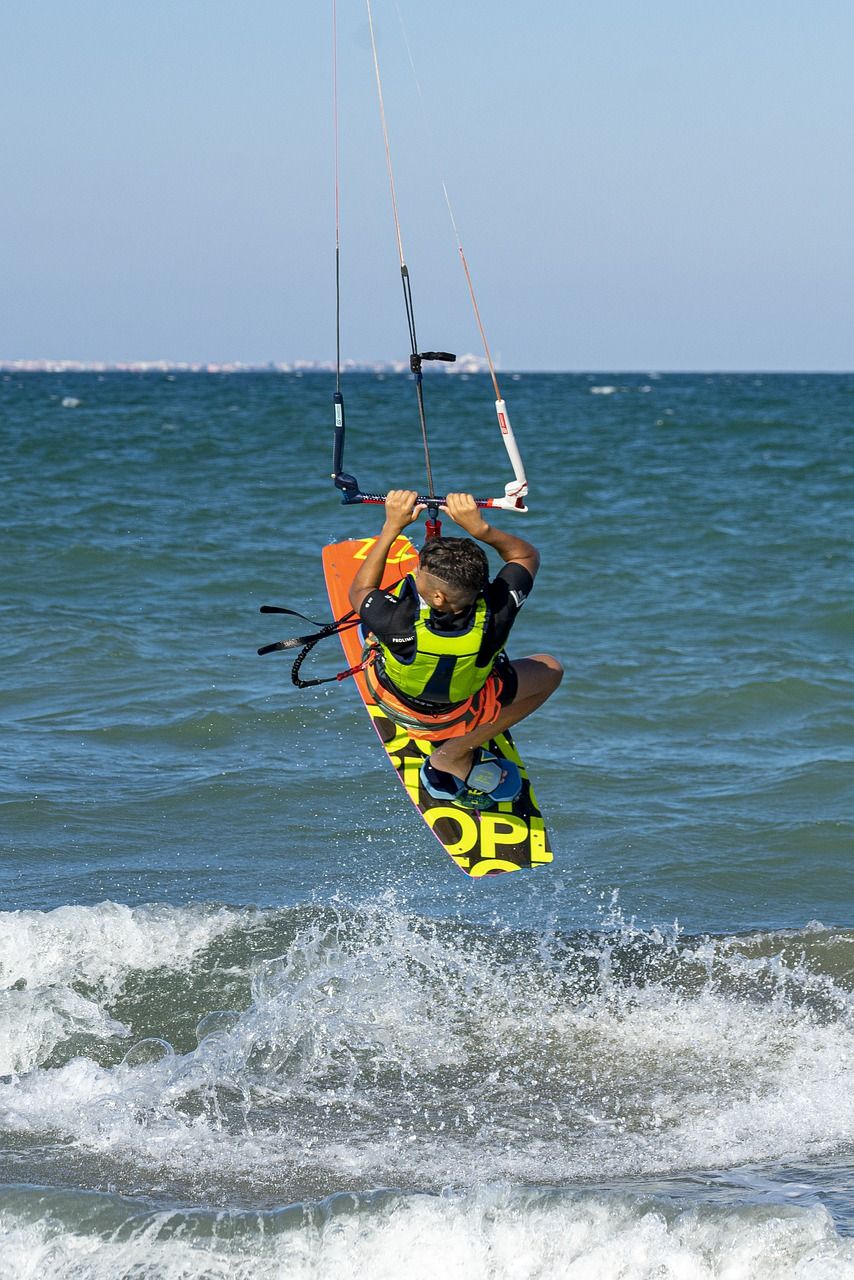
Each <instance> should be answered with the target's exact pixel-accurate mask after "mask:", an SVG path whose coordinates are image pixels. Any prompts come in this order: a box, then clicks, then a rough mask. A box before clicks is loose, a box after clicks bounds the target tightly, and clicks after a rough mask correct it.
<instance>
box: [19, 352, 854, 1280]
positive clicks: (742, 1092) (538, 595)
mask: <svg viewBox="0 0 854 1280" xmlns="http://www.w3.org/2000/svg"><path fill="white" fill-rule="evenodd" d="M333 390H334V378H333V376H332V375H330V374H326V373H322V372H304V373H302V374H301V373H299V372H297V373H293V372H291V373H286V372H277V371H273V370H271V371H269V372H266V371H260V372H235V373H202V372H199V373H192V372H180V371H172V372H169V371H149V372H103V373H95V372H90V373H87V372H67V371H66V372H55V373H50V372H26V373H24V372H19V371H16V370H7V371H6V372H5V373H3V374H1V375H0V475H2V481H3V484H2V493H3V509H2V520H0V525H1V526H2V556H0V659H2V661H0V708H2V726H3V727H2V736H0V850H2V857H0V1240H2V1244H0V1277H2V1278H3V1280H13V1278H14V1280H22V1278H25V1277H26V1278H33V1280H36V1278H38V1280H41V1278H43V1277H47V1278H48V1280H54V1278H60V1280H84V1278H85V1280H122V1278H127V1280H149V1278H154V1277H157V1278H158V1280H160V1278H162V1280H194V1278H202V1277H204V1280H220V1278H223V1280H224V1278H226V1277H237V1278H240V1280H268V1278H273V1277H277V1278H278V1277H287V1278H288V1280H291V1278H293V1280H303V1278H305V1280H308V1278H311V1280H339V1278H341V1280H344V1278H350V1277H365V1278H368V1277H370V1280H398V1278H400V1277H405V1280H422V1278H424V1280H427V1278H428V1277H429V1280H457V1278H459V1280H463V1277H465V1278H466V1280H551V1278H552V1277H568V1278H570V1280H791V1278H793V1277H794V1278H797V1280H851V1278H852V1277H854V1000H852V987H854V878H853V877H852V855H854V598H852V587H854V375H847V374H846V375H836V374H823V375H819V374H803V375H795V374H786V375H782V374H773V375H769V374H762V373H757V374H744V373H739V374H724V373H720V374H706V373H702V374H657V373H652V372H648V373H631V374H628V373H622V374H621V373H613V372H611V373H598V374H597V373H593V374H526V373H521V374H518V373H517V374H512V373H506V374H503V375H502V377H501V390H502V393H503V395H504V397H505V399H506V401H507V406H508V410H509V412H510V415H511V419H512V421H513V425H514V429H515V432H516V435H517V437H518V440H519V443H520V446H521V449H522V453H523V456H524V459H525V463H526V467H527V471H528V476H529V481H530V497H529V504H530V511H529V513H528V514H527V515H521V514H514V513H501V512H499V513H496V514H495V517H494V520H495V522H496V523H501V525H502V526H503V527H506V528H508V529H513V530H514V531H517V532H520V533H521V534H523V536H525V537H527V538H529V539H530V540H531V541H532V542H534V543H535V544H536V545H537V547H538V548H539V549H540V550H541V553H542V569H541V571H540V574H539V577H538V579H537V582H536V586H535V589H534V591H533V593H532V595H531V598H530V600H529V601H528V603H527V604H526V606H525V608H524V610H523V611H522V613H521V615H520V617H519V620H518V623H517V625H516V627H515V629H514V632H513V635H512V637H511V656H514V655H515V656H517V657H520V656H523V655H525V654H528V653H537V652H550V653H554V654H556V655H557V656H558V657H559V658H560V659H561V660H562V662H563V663H564V665H565V668H566V677H565V680H564V683H563V685H562V686H561V688H560V690H559V691H558V692H557V693H556V694H555V696H554V697H553V698H552V699H551V700H550V701H549V702H548V703H547V704H546V705H545V706H544V707H543V708H542V709H541V710H539V711H538V712H537V713H536V714H535V715H534V716H532V717H531V718H530V719H529V720H527V721H525V722H524V723H522V724H520V725H519V726H518V727H517V729H516V730H515V737H516V742H517V745H518V747H519V749H520V750H521V752H522V754H523V757H524V759H525V761H526V764H527V766H528V769H529V771H530V773H531V776H532V778H533V779H534V782H535V786H536V792H537V796H538V799H539V802H540V805H541V807H542V809H543V812H544V814H545V817H546V822H547V825H548V829H549V832H550V836H551V841H552V847H553V849H554V851H555V858H554V862H553V863H552V864H551V865H550V866H547V867H542V868H539V869H537V870H534V871H530V872H519V873H516V874H509V875H501V876H495V877H491V878H487V879H482V880H470V879H468V878H467V877H465V876H464V875H462V874H461V873H460V871H459V870H458V868H457V867H456V866H455V865H454V864H453V863H452V862H451V860H450V859H449V858H448V857H447V856H446V855H445V854H444V852H443V850H442V849H441V847H440V846H439V844H438V843H437V841H436V840H435V839H434V838H433V836H432V835H431V833H430V832H429V831H428V829H427V828H426V826H425V825H424V824H423V823H422V821H421V819H420V818H419V816H418V814H417V813H416V811H415V810H414V808H413V807H412V806H411V804H410V803H409V802H408V800H407V799H406V797H405V795H404V793H403V792H402V790H401V789H400V787H399V784H398V782H397V780H396V778H395V776H394V773H393V771H392V770H391V769H390V768H389V766H388V762H387V760H386V759H385V757H384V755H383V754H382V752H381V750H380V748H379V744H378V742H377V740H376V737H375V734H374V732H373V730H372V728H371V726H370V723H369V721H368V719H367V717H366V715H365V712H364V709H363V707H362V706H361V703H360V701H359V699H358V696H357V692H356V689H355V688H354V687H353V685H352V682H349V681H346V680H345V681H342V682H340V683H338V682H335V681H333V682H332V683H328V684H322V685H318V686H313V687H311V688H308V689H304V690H299V689H297V688H295V687H294V686H293V685H292V684H291V680H290V665H291V663H290V660H289V658H288V655H287V654H282V653H277V654H272V655H269V656H265V657H259V656H258V654H257V649H258V648H259V647H260V646H262V645H265V644H269V643H271V642H272V641H274V640H278V639H282V638H286V637H288V636H291V635H294V634H297V633H300V632H305V631H310V630H313V627H312V626H311V624H309V623H306V622H302V621H300V620H299V619H291V618H288V617H287V616H284V615H267V614H261V613H260V612H259V608H260V606H261V605H263V604H275V605H280V606H284V607H287V608H292V609H296V610H299V611H300V612H301V613H303V614H305V615H306V616H307V617H308V618H310V619H312V620H315V621H317V622H320V623H322V622H324V621H326V620H327V619H328V617H329V606H328V604H327V602H326V599H325V593H324V584H323V578H322V573H321V561H320V549H321V547H322V546H323V545H324V544H325V543H327V542H329V541H334V540H338V539H345V538H351V537H369V536H371V535H372V534H374V533H375V532H377V530H378V529H379V526H380V523H381V516H382V513H381V510H380V509H379V508H377V507H371V506H365V505H351V506H344V505H341V503H340V501H339V496H340V495H338V494H337V493H336V490H335V489H334V487H333V485H332V484H331V481H330V475H329V473H330V468H331V438H332V424H333V414H332V393H333ZM424 390H425V401H426V409H427V421H428V429H429V433H430V448H431V457H432V466H433V471H434V475H435V478H436V485H437V489H438V491H439V492H445V491H447V490H449V489H454V490H460V489H462V490H470V491H472V492H474V493H475V494H476V495H478V496H484V497H490V496H494V495H495V494H500V493H501V492H503V487H504V484H505V483H506V482H507V481H508V480H510V479H511V478H512V477H511V473H510V469H509V466H508V464H507V460H506V457H505V454H504V450H503V448H502V442H501V436H500V434H499V432H498V429H497V426H496V421H495V414H494V408H493V403H492V402H493V398H494V397H493V393H492V387H491V384H490V382H489V379H488V378H486V377H484V376H481V375H479V374H471V375H465V374H463V375H460V374H457V375H454V376H451V375H449V374H442V373H433V374H431V376H429V377H425V383H424ZM343 391H344V396H345V402H346V412H347V428H348V440H347V454H346V457H345V465H346V469H347V470H348V471H350V472H352V473H353V474H355V475H356V476H357V478H358V480H359V482H360V484H361V485H362V486H363V488H364V489H366V490H368V489H371V490H379V491H382V490H384V489H386V488H387V487H412V488H416V489H423V487H424V484H425V480H424V460H423V450H422V444H421V439H420V431H419V426H418V418H417V413H416V402H415V396H414V390H413V387H412V384H411V380H410V378H409V376H408V375H404V374H399V375H398V374H391V373H374V372H371V373H347V374H346V375H345V376H344V379H343ZM422 530H423V526H419V527H418V528H416V530H415V532H414V537H415V540H416V541H419V540H420V538H421V536H422V532H421V531H422ZM452 531H453V528H452V526H450V525H449V524H448V523H447V522H446V524H445V532H446V533H448V532H452ZM497 564H498V562H497V561H495V560H494V557H493V565H494V567H495V568H497ZM343 665H344V661H343V653H342V652H341V651H340V647H339V645H338V641H337V640H336V639H334V638H333V639H331V640H328V641H326V642H324V644H322V645H320V646H318V648H317V649H315V651H314V653H313V654H312V655H311V657H310V658H309V659H308V660H307V662H306V664H305V666H304V667H303V671H302V674H303V675H304V676H306V675H307V676H310V677H313V676H321V675H332V674H334V673H336V672H337V671H339V670H340V669H341V667H342V666H343Z"/></svg>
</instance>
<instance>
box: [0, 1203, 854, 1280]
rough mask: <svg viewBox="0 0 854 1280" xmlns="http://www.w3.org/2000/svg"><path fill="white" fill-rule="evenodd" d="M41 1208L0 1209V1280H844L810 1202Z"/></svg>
mask: <svg viewBox="0 0 854 1280" xmlns="http://www.w3.org/2000/svg"><path fill="white" fill-rule="evenodd" d="M43 1208H47V1209H48V1212H47V1214H46V1215H45V1216H43V1217H41V1218H40V1219H39V1220H37V1221H28V1220H27V1215H26V1214H23V1215H19V1214H16V1213H14V1212H9V1211H7V1212H5V1213H3V1214H0V1227H2V1228H3V1229H4V1235H5V1238H4V1254H3V1260H2V1261H0V1276H2V1277H3V1280H35V1278H36V1277H39V1278H40V1277H42V1276H46V1275H50V1276H51V1278H52V1280H83V1277H86V1280H114V1277H116V1276H119V1275H134V1276H135V1277H139V1280H146V1278H149V1277H150V1278H152V1280H153V1278H154V1277H157V1278H158V1280H179V1277H180V1280H194V1278H195V1277H199V1278H201V1277H204V1278H205V1280H226V1278H228V1280H273V1277H276V1278H277V1280H278V1278H279V1277H281V1276H283V1275H287V1276H288V1278H289V1280H320V1277H323V1280H338V1278H339V1277H340V1280H353V1277H368V1276H369V1277H371V1280H400V1276H402V1275H405V1276H406V1277H407V1278H408V1280H435V1278H436V1277H437V1276H440V1277H441V1278H442V1280H546V1278H548V1277H557V1276H560V1277H567V1280H614V1277H617V1276H619V1277H620V1280H851V1277H852V1276H854V1244H852V1242H851V1241H845V1240H842V1239H840V1237H839V1236H838V1235H837V1234H836V1232H835V1230H834V1228H833V1225H832V1223H831V1221H830V1219H829V1217H828V1215H827V1214H826V1212H825V1211H824V1210H822V1209H819V1208H809V1209H800V1208H791V1209H790V1208H786V1207H783V1208H776V1209H766V1208H756V1207H744V1208H736V1209H732V1208H725V1209H722V1208H719V1207H710V1206H696V1207H693V1208H690V1209H687V1210H685V1209H681V1210H680V1209H679V1208H677V1207H675V1206H673V1205H670V1204H668V1203H667V1202H666V1201H661V1200H658V1201H655V1200H644V1199H640V1198H636V1197H628V1196H623V1195H619V1196H618V1195H610V1196H609V1195H599V1194H574V1195H563V1196H555V1195H548V1194H546V1195H543V1194H533V1195H524V1194H522V1195H520V1194H518V1193H517V1194H515V1195H512V1194H510V1195H508V1194H506V1193H504V1194H502V1193H482V1194H480V1195H479V1196H477V1197H450V1198H449V1197H427V1196H406V1197H398V1196H394V1197H388V1198H387V1199H386V1201H385V1202H384V1203H380V1204H378V1205H377V1206H375V1207H374V1208H372V1209H370V1210H369V1211H364V1210H362V1211H360V1212H356V1211H354V1206H352V1205H351V1206H350V1207H349V1208H348V1207H339V1208H336V1207H334V1206H330V1208H329V1210H328V1212H327V1214H326V1215H325V1218H324V1217H321V1218H320V1220H319V1221H318V1216H317V1215H316V1214H314V1215H312V1214H310V1213H307V1214H306V1216H305V1220H304V1224H302V1225H300V1224H299V1223H298V1222H297V1223H293V1221H291V1222H289V1223H287V1224H286V1225H284V1227H283V1225H282V1224H277V1222H276V1218H275V1215H265V1216H264V1217H261V1216H260V1215H259V1216H258V1217H257V1218H254V1219H252V1220H251V1221H246V1222H244V1223H243V1225H242V1228H241V1224H240V1223H239V1222H238V1223H235V1222H234V1220H233V1219H231V1220H230V1219H229V1216H228V1215H221V1216H220V1217H219V1218H218V1219H217V1220H216V1221H214V1222H213V1223H212V1225H211V1226H210V1227H209V1229H208V1230H205V1231H199V1230H196V1231H195V1232H187V1231H184V1230H182V1229H181V1215H180V1214H165V1213H164V1214H148V1215H140V1218H139V1219H138V1221H139V1225H135V1224H133V1223H131V1224H130V1226H129V1228H128V1227H125V1228H124V1229H122V1230H119V1231H114V1232H109V1233H107V1232H101V1233H94V1232H93V1233H90V1234H87V1233H86V1231H85V1230H77V1231H75V1230H73V1229H70V1228H69V1227H68V1226H67V1225H65V1224H63V1223H62V1221H61V1219H59V1220H58V1219H55V1218H54V1217H53V1216H52V1215H51V1213H50V1206H49V1203H48V1204H45V1205H44V1206H43Z"/></svg>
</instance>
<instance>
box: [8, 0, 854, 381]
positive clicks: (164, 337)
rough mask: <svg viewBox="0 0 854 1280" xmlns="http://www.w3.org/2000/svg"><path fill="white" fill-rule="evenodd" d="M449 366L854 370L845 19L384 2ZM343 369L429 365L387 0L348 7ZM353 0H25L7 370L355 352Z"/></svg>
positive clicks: (349, 244)
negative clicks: (412, 326) (406, 275)
mask: <svg viewBox="0 0 854 1280" xmlns="http://www.w3.org/2000/svg"><path fill="white" fill-rule="evenodd" d="M373 5H374V15H375V20H376V23H377V27H378V30H379V36H380V56H381V59H382V66H383V73H384V79H385V90H386V107H387V111H388V116H389V124H390V129H391V134H392V148H393V154H394V160H395V167H396V176H397V182H398V195H399V201H400V210H401V218H402V226H403V237H404V247H405V249H406V255H407V260H408V263H409V267H410V271H411V274H412V283H413V291H414V297H415V306H416V316H417V319H418V326H419V337H420V339H421V345H422V346H424V347H430V346H437V347H446V348H450V349H456V350H458V351H466V350H474V351H479V350H480V348H479V342H478V337H477V333H476V330H475V328H474V323H473V319H472V316H471V312H470V306H469V303H468V299H467V294H466V291H465V283H464V280H463V277H462V272H461V270H460V267H459V264H458V261H457V257H456V247H455V241H454V237H453V232H452V229H451V226H450V223H449V220H448V216H447V212H446V211H445V208H444V204H443V200H442V195H441V186H440V179H441V177H442V176H444V177H445V178H446V180H447V183H448V186H449V189H450V193H451V198H452V200H453V202H454V207H455V211H456V214H457V221H458V223H459V226H460V231H461V234H462V238H463V243H464V245H465V248H466V251H467V254H468V257H469V261H470V265H471V267H472V271H473V273H474V276H475V283H476V286H477V290H478V296H479V301H480V305H481V311H482V313H483V317H484V321H485V323H486V328H487V334H488V336H489V339H490V342H491V344H492V347H493V350H494V351H495V352H497V353H499V354H500V357H501V360H502V363H503V366H504V367H505V368H520V369H535V368H540V369H594V370H617V369H639V370H656V369H662V370H667V369H767V370H770V369H808V370H812V369H850V368H852V366H854V359H852V339H854V239H853V238H852V227H854V173H852V170H853V169H854V166H852V155H854V145H853V144H854V111H852V107H854V88H853V87H852V86H854V74H852V71H851V60H852V54H854V5H852V4H851V3H850V0H812V3H810V4H807V3H806V0H799V2H798V3H794V2H790V0H773V2H772V0H765V2H764V3H759V2H758V0H738V2H736V0H715V3H711V2H709V3H705V2H703V0H698V2H696V3H691V2H690V0H644V2H641V0H598V2H597V3H596V4H595V5H594V4H592V3H590V2H589V0H587V3H584V4H581V3H574V2H573V0H537V2H536V3H534V4H529V5H519V4H517V3H513V4H511V3H509V0H489V2H487V0H456V2H455V3H452V2H451V0H430V3H429V4H424V3H423V2H422V0H418V3H415V2H414V0H399V5H400V9H401V12H402V13H403V16H404V20H405V23H406V26H407V30H408V34H409V37H410V43H411V46H412V49H413V54H414V57H415V60H416V64H417V69H418V73H419V78H420V81H421V85H422V89H423V92H424V99H425V103H424V106H423V107H422V105H421V103H420V102H419V99H418V96H417V93H416V90H415V86H414V81H413V77H412V73H411V70H410V67H409V63H408V60H407V57H406V54H405V50H404V48H403V45H402V42H401V35H400V26H399V22H398V18H397V12H396V8H395V3H394V0H373ZM338 9H339V28H340V31H339V37H340V47H339V76H340V92H341V107H342V137H341V142H342V181H343V193H342V200H343V226H342V255H343V256H342V272H343V285H344V313H343V341H344V355H345V356H349V357H352V358H356V359H393V358H400V357H405V355H406V353H407V333H406V327H405V321H404V316H403V308H402V302H401V291H400V282H399V274H398V264H397V253H396V245H395V241H394V237H393V230H392V223H391V214H390V207H389V200H388V191H387V184H386V178H385V170H384V158H383V152H382V140H381V135H380V131H379V123H378V113H377V107H376V99H375V91H374V87H373V79H372V76H373V72H372V66H371V61H370V47H369V43H368V36H367V23H366V18H365V8H364V3H363V0H338ZM330 14H331V2H329V0H302V2H301V3H296V2H295V0H240V3H238V2H237V0H145V3H140V2H139V0H3V3H2V5H0V99H2V101H0V107H2V119H3V129H2V139H0V163H2V174H3V190H4V194H3V198H2V201H0V278H2V290H3V298H4V305H3V308H2V313H0V314H1V315H2V318H0V358H2V359H18V358H28V357H32V358H35V357H50V358H67V359H81V360H97V359H106V360H126V359H173V360H200V359H203V360H218V361H224V360H243V361H266V360H290V359H296V358H306V359H329V358H331V357H332V356H333V354H334V311H333V305H334V300H333V253H334V223H333V200H332V130H331V116H332V112H331V53H330V49H331V36H330Z"/></svg>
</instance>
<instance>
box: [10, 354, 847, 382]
mask: <svg viewBox="0 0 854 1280" xmlns="http://www.w3.org/2000/svg"><path fill="white" fill-rule="evenodd" d="M409 372H410V369H409V362H408V361H404V360H391V361H381V360H376V361H357V360H347V361H344V362H343V363H342V365H341V373H342V375H346V374H350V373H356V374H364V373H372V374H376V375H378V376H387V375H394V374H409ZM424 372H425V373H431V374H445V375H447V376H451V377H453V376H455V375H456V376H458V375H460V374H464V375H472V374H475V375H476V374H483V375H485V376H487V375H488V374H489V368H488V366H487V363H486V360H485V359H483V357H482V356H472V355H463V356H458V357H457V361H456V363H455V364H425V365H424ZM498 372H499V374H500V375H501V377H502V378H519V377H521V376H522V375H523V374H524V375H526V376H533V375H538V376H539V375H550V376H551V375H553V376H560V375H566V376H569V377H576V378H591V379H593V378H602V377H638V378H649V379H651V380H653V381H655V380H656V379H658V378H664V377H699V376H703V377H755V378H781V377H811V378H814V377H827V378H832V377H836V378H840V377H846V376H850V375H851V374H854V369H666V368H659V369H656V370H654V371H653V370H650V369H619V368H610V369H607V370H606V369H525V368H518V369H501V368H499V369H498ZM10 373H67V374H71V373H163V374H167V375H174V374H178V373H205V374H232V373H236V374H241V373H277V374H295V375H297V376H302V375H303V374H327V375H328V374H332V375H334V374H335V364H334V362H333V361H330V360H293V361H286V360H270V361H267V362H266V363H258V364H256V363H244V362H243V361H241V360H229V361H212V360H184V361H178V360H176V361H172V360H120V361H107V360H0V374H10Z"/></svg>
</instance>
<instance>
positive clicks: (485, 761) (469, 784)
mask: <svg viewBox="0 0 854 1280" xmlns="http://www.w3.org/2000/svg"><path fill="white" fill-rule="evenodd" d="M420 776H421V784H422V786H423V787H424V790H425V791H427V792H428V794H429V795H431V796H432V797H433V799H434V800H451V801H453V803H454V804H458V805H461V806H462V807H463V808H464V809H491V808H492V806H493V805H494V804H501V803H503V802H504V801H507V800H515V799H516V797H517V796H518V794H519V792H520V791H521V790H522V775H521V774H520V772H519V769H518V767H517V766H516V765H515V764H514V763H513V761H512V760H506V759H505V758H504V756H499V755H496V753H495V752H494V751H488V750H487V749H486V747H477V748H476V749H475V753H474V757H473V759H472V766H471V768H470V769H469V771H468V773H467V775H466V777H465V778H464V779H463V778H458V777H457V775H456V774H454V773H447V772H446V771H445V770H444V769H438V768H437V767H436V766H435V765H434V764H431V763H430V761H429V760H425V761H424V763H423V765H422V766H421V775H420Z"/></svg>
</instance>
